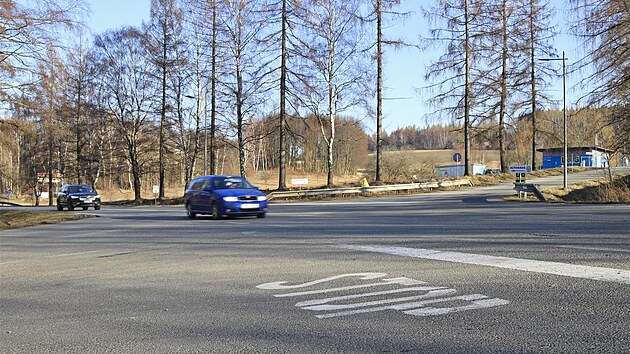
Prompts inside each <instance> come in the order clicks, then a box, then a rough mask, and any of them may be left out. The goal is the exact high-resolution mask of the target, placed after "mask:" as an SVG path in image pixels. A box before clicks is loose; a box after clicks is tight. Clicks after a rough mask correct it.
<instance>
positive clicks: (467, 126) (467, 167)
mask: <svg viewBox="0 0 630 354" xmlns="http://www.w3.org/2000/svg"><path fill="white" fill-rule="evenodd" d="M464 6H465V18H464V22H465V24H464V25H465V31H466V40H465V43H464V47H465V49H464V51H465V54H466V59H465V60H466V63H465V66H466V72H465V76H466V78H465V84H464V85H465V88H464V175H465V176H470V131H469V129H470V24H469V21H470V12H469V9H468V0H465V2H464Z"/></svg>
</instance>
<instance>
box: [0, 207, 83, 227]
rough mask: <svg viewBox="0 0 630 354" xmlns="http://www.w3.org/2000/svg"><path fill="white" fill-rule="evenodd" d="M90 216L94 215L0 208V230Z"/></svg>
mask: <svg viewBox="0 0 630 354" xmlns="http://www.w3.org/2000/svg"><path fill="white" fill-rule="evenodd" d="M92 217H95V215H89V214H75V213H60V212H52V211H22V210H0V231H2V230H8V229H18V228H21V227H27V226H36V225H45V224H57V223H60V222H64V221H74V220H80V219H86V218H92Z"/></svg>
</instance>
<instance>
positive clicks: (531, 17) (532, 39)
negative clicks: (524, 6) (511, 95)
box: [529, 0, 537, 171]
mask: <svg viewBox="0 0 630 354" xmlns="http://www.w3.org/2000/svg"><path fill="white" fill-rule="evenodd" d="M534 1H535V0H529V8H530V10H529V11H530V12H529V40H530V60H531V63H530V65H531V80H532V170H534V171H535V170H536V169H537V166H536V54H535V35H536V30H535V27H534Z"/></svg>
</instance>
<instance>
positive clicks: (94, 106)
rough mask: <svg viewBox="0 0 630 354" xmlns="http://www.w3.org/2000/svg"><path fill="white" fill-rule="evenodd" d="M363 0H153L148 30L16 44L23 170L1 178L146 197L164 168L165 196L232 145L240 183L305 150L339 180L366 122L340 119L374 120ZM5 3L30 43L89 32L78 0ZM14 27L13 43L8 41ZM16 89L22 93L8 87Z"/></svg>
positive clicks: (12, 125) (16, 120)
mask: <svg viewBox="0 0 630 354" xmlns="http://www.w3.org/2000/svg"><path fill="white" fill-rule="evenodd" d="M365 5H366V4H365V3H363V2H361V1H356V0H353V1H337V0H310V1H303V2H299V3H298V2H292V1H287V0H282V1H271V0H257V1H245V0H207V1H206V0H197V1H185V2H184V1H179V0H152V2H151V13H150V19H149V21H147V22H146V23H143V25H142V26H141V27H140V28H134V27H126V28H120V29H115V30H111V31H108V32H105V33H102V34H98V35H96V36H95V37H94V39H93V41H92V40H91V39H89V38H87V36H85V35H79V36H78V38H77V41H76V43H74V45H72V46H70V47H65V48H64V47H62V46H61V43H60V42H59V38H55V37H54V36H48V37H46V38H44V39H42V42H41V44H40V43H37V44H34V45H32V48H31V49H30V50H29V52H28V53H27V52H26V51H24V49H23V48H22V47H20V45H19V44H18V43H16V44H15V45H14V46H13V49H14V51H13V52H10V51H7V52H5V51H3V52H2V54H3V55H7V58H3V60H2V63H3V64H7V63H8V64H10V67H9V68H3V71H2V73H3V74H7V75H5V76H4V77H3V80H2V81H3V84H4V85H7V87H3V90H2V92H3V101H4V102H6V103H5V104H4V106H3V107H2V108H4V109H6V110H7V111H8V112H10V116H11V117H12V119H11V120H9V119H3V120H2V125H1V126H0V129H2V132H3V134H4V135H6V136H9V135H10V134H17V135H20V136H21V137H22V138H23V139H22V140H20V144H19V146H18V149H17V150H16V151H14V152H13V155H15V154H18V156H20V157H21V163H20V168H21V170H20V171H13V172H12V173H11V176H7V178H3V183H4V184H6V185H11V184H13V181H15V180H20V178H26V180H28V181H29V183H28V184H29V185H31V186H32V187H33V188H34V191H35V194H37V193H38V188H39V185H38V181H40V180H41V179H42V176H46V179H47V180H48V185H49V186H48V189H49V190H51V191H52V190H53V182H54V180H55V179H56V178H60V179H62V180H74V181H77V182H86V181H87V182H89V183H92V184H97V182H98V181H99V178H100V177H101V176H102V175H103V174H106V175H107V176H108V178H109V181H110V182H109V184H112V182H111V181H112V180H114V181H115V183H114V184H118V185H120V183H122V185H120V186H121V187H125V186H126V185H127V183H126V182H129V183H128V184H129V185H130V186H131V187H132V188H133V190H134V194H135V199H136V201H139V200H140V199H141V186H142V185H143V183H145V184H146V176H147V175H148V174H151V175H153V174H154V173H155V174H157V176H158V178H157V180H158V181H157V184H159V186H160V191H159V196H160V197H163V196H164V186H165V185H166V184H167V183H168V182H169V181H173V180H177V181H179V182H180V183H184V184H186V183H187V182H188V181H189V180H190V179H191V178H192V176H193V175H194V174H199V173H218V172H221V171H224V170H221V171H220V169H219V167H225V158H224V159H223V160H222V161H223V163H222V164H221V163H220V162H219V161H221V159H220V158H221V156H220V154H221V152H222V151H223V156H224V157H225V156H229V158H228V159H227V160H228V161H230V162H231V160H232V158H233V157H234V154H233V153H234V152H236V156H237V159H236V160H237V161H238V164H237V170H236V171H230V172H237V173H240V174H241V175H243V176H246V175H247V173H248V171H251V170H256V169H257V168H260V167H261V166H264V167H266V168H280V169H281V170H282V169H283V168H284V166H285V165H286V164H287V163H291V162H294V161H295V160H296V159H304V158H305V157H306V156H307V157H308V159H307V161H306V162H305V163H303V164H302V166H304V167H305V168H308V169H310V170H316V171H321V170H325V171H326V172H327V173H328V184H329V185H332V184H333V178H334V174H335V173H336V172H341V173H343V172H348V171H350V170H352V167H351V166H354V165H353V164H354V162H352V161H354V159H355V156H356V155H358V156H360V155H361V154H363V155H365V154H366V146H367V144H366V143H365V141H366V140H367V138H366V135H365V133H364V132H363V128H362V126H361V124H360V123H359V122H358V121H357V119H356V118H346V117H344V116H342V114H343V112H346V111H349V110H352V111H353V112H354V114H355V115H357V114H358V115H361V114H365V113H361V112H365V111H366V109H367V107H368V106H369V103H368V100H369V97H370V94H369V92H370V90H371V89H370V80H371V78H372V77H373V76H374V75H373V74H371V71H370V65H369V62H370V59H371V58H370V55H369V50H370V49H369V47H370V38H369V36H368V33H367V30H368V29H369V26H368V22H366V20H369V19H368V16H369V15H370V9H369V8H366V7H365ZM3 6H6V7H7V12H6V14H3V15H6V17H7V18H12V19H15V20H16V21H18V20H19V19H20V18H22V19H23V23H17V22H16V23H15V24H14V25H12V26H10V29H9V30H8V31H15V32H16V33H22V34H23V35H24V37H25V39H24V40H23V41H22V43H27V44H29V45H31V41H30V39H31V37H33V36H39V35H42V36H43V34H47V33H49V34H51V35H52V33H53V32H55V31H56V32H61V30H62V29H65V30H71V31H75V32H76V33H83V32H82V31H81V24H80V23H79V21H78V20H75V18H74V17H73V16H78V17H80V16H82V11H83V9H82V7H81V6H82V3H80V2H79V1H78V0H76V1H73V0H68V1H65V2H63V1H61V2H59V1H50V2H47V1H43V2H41V3H38V4H37V6H38V8H26V7H23V6H21V5H20V3H19V2H17V1H10V2H9V3H8V4H7V5H5V3H4V2H3ZM29 18H38V19H39V21H41V22H42V26H41V28H40V27H37V26H34V25H33V24H32V23H30V22H28V20H27V19H29ZM44 24H46V25H44ZM8 31H5V32H3V33H2V37H0V38H1V39H0V40H1V41H2V44H3V46H4V45H9V44H10V41H11V40H12V34H11V33H8ZM280 44H281V45H280ZM29 53H37V56H35V55H32V56H29V55H28V54H29ZM287 58H288V59H287ZM12 72H15V75H9V74H11V73H12ZM15 82H20V83H21V84H20V86H19V87H18V86H14V87H12V88H11V89H9V86H11V85H14V83H15ZM279 91H281V92H279ZM372 91H373V90H372ZM279 93H281V97H282V99H281V102H280V104H278V100H277V99H275V98H274V96H275V97H278V96H276V95H278V94H279ZM365 93H368V94H367V95H366V94H365ZM278 111H280V112H279V113H278ZM289 113H290V116H289ZM278 117H279V118H278ZM295 117H301V118H299V119H296V118H295ZM314 132H315V133H314ZM25 137H29V138H28V139H26V138H25ZM357 142H362V143H361V144H357ZM294 144H299V145H297V146H296V145H294ZM272 146H273V147H274V148H272ZM4 151H5V150H4V149H3V150H2V152H3V153H4ZM287 151H289V152H290V153H292V155H291V154H287ZM29 154H30V155H29ZM13 155H12V156H13ZM276 155H277V156H278V158H275V156H276ZM322 155H323V156H325V158H324V159H323V158H322ZM3 156H4V155H3ZM363 158H364V157H363ZM337 159H338V161H337ZM200 160H203V161H200ZM8 163H10V161H8V160H7V164H8ZM201 165H203V168H201ZM27 166H28V167H27ZM224 172H227V171H224ZM16 173H17V174H18V175H15V174H16ZM280 175H281V178H280V181H279V186H280V188H283V187H284V186H285V182H284V178H285V177H284V173H281V174H280ZM114 176H128V178H122V177H119V178H118V181H116V180H115V179H114ZM174 177H179V178H174ZM169 178H170V180H169ZM127 180H128V181H127ZM153 183H155V181H153Z"/></svg>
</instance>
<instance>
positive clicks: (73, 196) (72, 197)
mask: <svg viewBox="0 0 630 354" xmlns="http://www.w3.org/2000/svg"><path fill="white" fill-rule="evenodd" d="M70 199H79V197H77V196H76V195H71V196H70Z"/></svg>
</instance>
